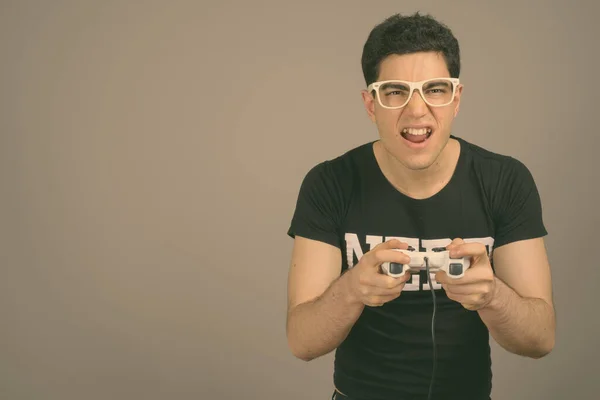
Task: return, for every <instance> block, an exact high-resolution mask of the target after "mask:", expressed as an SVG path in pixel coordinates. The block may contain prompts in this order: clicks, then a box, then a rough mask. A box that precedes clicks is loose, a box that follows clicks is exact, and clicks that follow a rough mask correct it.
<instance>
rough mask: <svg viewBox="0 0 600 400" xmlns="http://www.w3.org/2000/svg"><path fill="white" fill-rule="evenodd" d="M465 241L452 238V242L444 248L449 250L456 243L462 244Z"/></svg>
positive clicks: (456, 244)
mask: <svg viewBox="0 0 600 400" xmlns="http://www.w3.org/2000/svg"><path fill="white" fill-rule="evenodd" d="M464 243H465V241H464V240H462V239H461V238H455V239H454V240H452V243H450V244H449V245H448V246H446V250H450V249H452V248H454V247H456V246H458V245H461V244H464Z"/></svg>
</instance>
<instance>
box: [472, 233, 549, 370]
mask: <svg viewBox="0 0 600 400" xmlns="http://www.w3.org/2000/svg"><path fill="white" fill-rule="evenodd" d="M494 267H495V270H496V278H495V289H494V294H493V296H492V299H491V301H490V302H489V304H488V305H487V306H486V307H484V308H482V309H480V310H478V312H479V315H480V316H481V319H482V320H483V322H484V323H485V324H486V325H487V327H488V329H489V331H490V334H491V335H492V337H493V338H494V339H495V340H496V342H498V344H500V345H501V346H502V347H503V348H504V349H506V350H508V351H510V352H512V353H515V354H519V355H523V356H527V357H532V358H540V357H543V356H545V355H546V354H548V353H549V352H550V351H551V350H552V349H553V347H554V341H555V324H556V322H555V314H554V306H553V302H552V284H551V277H550V266H549V262H548V259H547V255H546V249H545V246H544V241H543V239H542V238H538V239H531V240H524V241H520V242H515V243H511V244H507V245H505V246H502V247H499V248H498V249H496V250H495V251H494Z"/></svg>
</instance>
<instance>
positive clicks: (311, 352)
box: [287, 275, 364, 361]
mask: <svg viewBox="0 0 600 400" xmlns="http://www.w3.org/2000/svg"><path fill="white" fill-rule="evenodd" d="M346 278H347V277H346V275H342V276H340V278H338V279H336V280H335V281H334V282H333V283H332V284H331V285H330V286H329V288H328V289H327V290H326V291H325V292H324V293H323V294H322V295H321V296H319V297H317V298H316V299H314V300H311V301H308V302H306V303H302V304H299V305H297V306H296V307H294V308H293V309H292V310H290V312H289V314H288V320H287V337H288V344H289V346H290V349H291V350H292V353H293V354H294V355H295V356H296V357H298V358H300V359H302V360H305V361H309V360H312V359H314V358H317V357H320V356H322V355H325V354H327V353H329V352H331V351H332V350H334V349H335V348H337V347H338V346H339V345H340V344H341V343H342V342H343V341H344V339H345V338H346V336H348V333H349V332H350V330H351V329H352V326H353V325H354V324H355V322H356V321H357V319H358V318H359V317H360V314H361V313H362V311H363V309H364V305H363V304H362V303H360V302H357V301H356V300H355V299H354V298H353V297H352V296H351V294H350V292H349V290H348V284H347V279H346Z"/></svg>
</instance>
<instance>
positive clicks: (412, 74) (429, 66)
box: [377, 52, 450, 81]
mask: <svg viewBox="0 0 600 400" xmlns="http://www.w3.org/2000/svg"><path fill="white" fill-rule="evenodd" d="M440 77H450V72H449V71H448V66H447V65H446V61H445V60H444V56H443V55H442V54H441V53H435V52H422V53H412V54H403V55H397V54H392V55H389V56H387V57H386V58H385V59H383V61H382V62H381V64H380V67H379V77H378V79H377V80H379V81H384V80H388V79H399V80H405V81H423V80H425V79H430V78H440Z"/></svg>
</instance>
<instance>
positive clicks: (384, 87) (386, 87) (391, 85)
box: [381, 82, 408, 89]
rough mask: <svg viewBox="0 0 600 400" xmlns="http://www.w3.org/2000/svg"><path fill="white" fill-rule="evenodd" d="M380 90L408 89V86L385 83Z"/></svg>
mask: <svg viewBox="0 0 600 400" xmlns="http://www.w3.org/2000/svg"><path fill="white" fill-rule="evenodd" d="M381 88H382V89H390V88H391V89H408V85H406V84H402V83H393V82H390V83H385V84H383V85H382V86H381Z"/></svg>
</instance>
